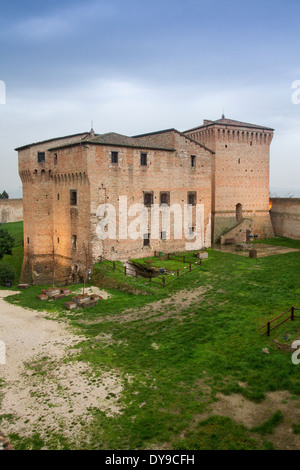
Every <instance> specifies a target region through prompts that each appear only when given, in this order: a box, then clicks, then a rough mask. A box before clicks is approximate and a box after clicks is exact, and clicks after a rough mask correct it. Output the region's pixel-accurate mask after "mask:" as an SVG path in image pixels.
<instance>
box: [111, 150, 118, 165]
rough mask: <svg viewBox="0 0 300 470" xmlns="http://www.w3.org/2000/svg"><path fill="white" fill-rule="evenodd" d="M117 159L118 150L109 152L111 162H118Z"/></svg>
mask: <svg viewBox="0 0 300 470" xmlns="http://www.w3.org/2000/svg"><path fill="white" fill-rule="evenodd" d="M118 161H119V152H111V163H115V164H116V163H118Z"/></svg>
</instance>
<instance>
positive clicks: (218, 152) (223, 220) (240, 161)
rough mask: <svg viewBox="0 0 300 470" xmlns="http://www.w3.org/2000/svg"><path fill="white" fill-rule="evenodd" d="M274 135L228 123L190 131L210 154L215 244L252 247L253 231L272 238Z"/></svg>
mask: <svg viewBox="0 0 300 470" xmlns="http://www.w3.org/2000/svg"><path fill="white" fill-rule="evenodd" d="M273 132H274V129H271V128H269V127H263V126H258V125H255V124H249V123H245V122H241V121H235V120H232V119H227V118H225V116H224V115H223V116H222V118H221V119H219V120H217V121H209V120H204V122H203V125H202V126H199V127H196V128H193V129H190V130H187V131H185V134H186V135H188V136H189V137H191V138H193V139H195V140H197V141H198V142H200V143H202V144H203V145H205V146H207V147H209V148H211V149H212V150H213V151H214V152H215V153H214V154H213V155H212V241H213V242H215V243H217V242H221V243H226V242H228V243H229V241H234V242H243V241H247V236H248V235H249V233H250V232H252V231H254V232H255V233H256V234H258V235H259V237H261V238H268V237H270V236H272V235H273V228H272V224H271V220H270V215H269V165H270V144H271V142H272V139H273Z"/></svg>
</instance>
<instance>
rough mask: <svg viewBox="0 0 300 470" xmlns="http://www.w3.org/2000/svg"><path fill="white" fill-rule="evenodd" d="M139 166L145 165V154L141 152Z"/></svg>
mask: <svg viewBox="0 0 300 470" xmlns="http://www.w3.org/2000/svg"><path fill="white" fill-rule="evenodd" d="M141 166H147V154H146V153H141Z"/></svg>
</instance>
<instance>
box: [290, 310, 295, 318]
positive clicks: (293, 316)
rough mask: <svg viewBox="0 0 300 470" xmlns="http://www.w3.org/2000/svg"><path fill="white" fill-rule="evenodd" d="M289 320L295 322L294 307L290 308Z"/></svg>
mask: <svg viewBox="0 0 300 470" xmlns="http://www.w3.org/2000/svg"><path fill="white" fill-rule="evenodd" d="M291 320H292V321H294V320H295V307H291Z"/></svg>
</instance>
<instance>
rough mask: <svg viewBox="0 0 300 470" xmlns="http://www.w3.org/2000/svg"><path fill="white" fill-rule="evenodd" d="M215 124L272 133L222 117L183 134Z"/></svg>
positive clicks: (259, 127) (261, 127)
mask: <svg viewBox="0 0 300 470" xmlns="http://www.w3.org/2000/svg"><path fill="white" fill-rule="evenodd" d="M215 124H220V125H222V126H235V127H248V128H251V129H264V130H265V131H274V129H272V128H271V127H266V126H258V125H257V124H250V123H248V122H242V121H235V120H234V119H227V118H225V116H224V115H223V116H222V118H221V119H217V120H216V121H208V120H207V121H206V122H205V124H202V125H201V126H198V127H194V128H193V129H188V130H186V131H185V132H190V131H193V130H196V129H200V128H203V127H209V126H213V125H215Z"/></svg>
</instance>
